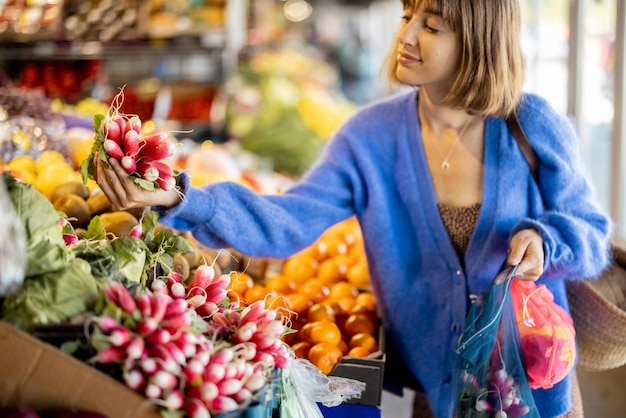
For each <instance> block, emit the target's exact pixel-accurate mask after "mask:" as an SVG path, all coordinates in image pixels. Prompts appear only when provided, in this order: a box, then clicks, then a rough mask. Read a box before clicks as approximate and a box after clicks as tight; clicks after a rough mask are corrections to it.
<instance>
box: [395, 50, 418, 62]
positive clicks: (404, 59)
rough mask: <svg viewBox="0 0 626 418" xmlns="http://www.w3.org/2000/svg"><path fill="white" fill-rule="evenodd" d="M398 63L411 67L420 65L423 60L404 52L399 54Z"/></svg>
mask: <svg viewBox="0 0 626 418" xmlns="http://www.w3.org/2000/svg"><path fill="white" fill-rule="evenodd" d="M398 62H399V63H400V64H402V65H411V64H418V63H420V62H422V60H421V59H419V58H415V57H414V56H413V55H410V54H407V53H404V52H398Z"/></svg>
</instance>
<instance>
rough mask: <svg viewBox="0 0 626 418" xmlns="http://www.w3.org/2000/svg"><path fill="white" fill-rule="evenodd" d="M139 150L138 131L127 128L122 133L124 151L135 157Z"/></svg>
mask: <svg viewBox="0 0 626 418" xmlns="http://www.w3.org/2000/svg"><path fill="white" fill-rule="evenodd" d="M138 152H139V133H137V132H135V131H134V130H132V129H131V130H129V131H127V132H126V133H125V134H124V153H125V154H126V155H130V156H131V157H136V156H137V153H138Z"/></svg>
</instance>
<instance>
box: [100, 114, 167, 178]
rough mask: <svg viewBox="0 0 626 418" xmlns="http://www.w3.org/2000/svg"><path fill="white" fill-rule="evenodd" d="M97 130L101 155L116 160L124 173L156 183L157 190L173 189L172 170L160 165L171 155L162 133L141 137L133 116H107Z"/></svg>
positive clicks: (138, 125)
mask: <svg viewBox="0 0 626 418" xmlns="http://www.w3.org/2000/svg"><path fill="white" fill-rule="evenodd" d="M101 126H102V135H103V137H104V140H103V143H102V147H103V149H104V151H105V152H106V153H107V155H108V156H109V157H113V158H115V159H116V160H119V162H120V164H121V165H122V167H124V170H126V172H127V173H129V174H132V175H135V176H137V178H139V179H143V180H145V181H146V182H148V183H156V184H157V185H158V187H160V188H161V189H165V190H171V189H173V188H174V186H176V180H175V178H174V171H173V169H172V168H171V166H169V165H168V164H166V163H165V162H163V161H162V160H164V159H166V158H169V157H171V156H172V155H174V152H175V149H174V144H173V143H172V142H171V141H170V140H169V135H168V134H167V133H166V132H155V133H152V134H149V135H147V136H143V135H142V132H141V126H142V122H141V119H139V116H136V115H132V116H128V115H123V114H116V115H114V116H109V115H107V116H105V118H104V120H103V121H102V125H101ZM140 185H142V184H140Z"/></svg>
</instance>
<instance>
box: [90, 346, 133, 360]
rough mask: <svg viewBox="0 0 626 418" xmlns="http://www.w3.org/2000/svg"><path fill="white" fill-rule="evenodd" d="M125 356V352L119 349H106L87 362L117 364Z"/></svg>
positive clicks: (112, 347)
mask: <svg viewBox="0 0 626 418" xmlns="http://www.w3.org/2000/svg"><path fill="white" fill-rule="evenodd" d="M125 356H126V350H124V349H123V348H120V347H114V346H111V347H108V348H105V349H102V350H100V351H98V353H96V355H95V356H93V357H92V358H91V359H90V360H89V362H98V363H102V364H111V363H118V362H120V361H122V360H123V359H124V357H125Z"/></svg>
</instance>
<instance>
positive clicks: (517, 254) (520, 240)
mask: <svg viewBox="0 0 626 418" xmlns="http://www.w3.org/2000/svg"><path fill="white" fill-rule="evenodd" d="M543 259H544V252H543V238H541V235H539V233H538V232H537V231H536V230H534V229H524V230H521V231H519V232H518V233H517V234H515V235H514V236H513V238H512V239H511V249H510V252H509V256H508V259H507V262H508V263H509V264H510V265H512V266H514V265H516V264H519V267H518V268H517V275H516V277H519V278H521V279H524V280H537V279H539V277H540V276H541V274H542V273H543Z"/></svg>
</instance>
